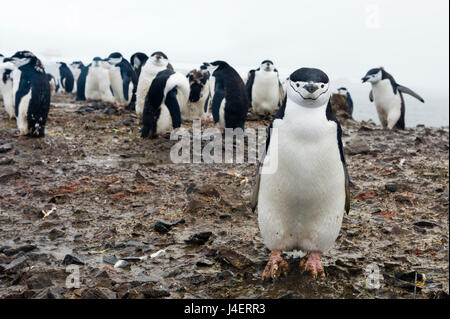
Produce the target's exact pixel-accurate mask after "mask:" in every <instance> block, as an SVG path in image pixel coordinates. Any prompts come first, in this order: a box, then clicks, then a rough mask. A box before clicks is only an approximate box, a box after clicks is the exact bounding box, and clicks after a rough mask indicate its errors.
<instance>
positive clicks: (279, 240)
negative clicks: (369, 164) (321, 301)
mask: <svg viewBox="0 0 450 319" xmlns="http://www.w3.org/2000/svg"><path fill="white" fill-rule="evenodd" d="M330 95H331V94H330V87H329V79H328V76H327V75H326V74H325V73H324V72H323V71H321V70H318V69H313V68H301V69H298V70H297V71H295V72H294V73H292V74H291V76H290V79H289V83H288V90H287V96H288V98H287V102H286V104H285V105H283V107H282V108H280V110H279V111H278V113H277V114H276V115H275V118H274V120H273V122H272V124H271V126H270V128H271V129H272V128H273V129H276V135H275V134H273V133H274V132H272V130H269V131H268V133H269V135H268V138H267V142H266V154H264V155H266V156H265V157H264V156H263V158H262V159H261V161H260V165H259V167H258V171H257V175H256V183H255V188H254V192H253V197H252V201H251V203H252V209H253V210H255V209H256V207H257V208H258V220H259V228H260V231H261V235H262V237H263V240H264V243H265V245H266V246H267V247H268V248H269V249H270V250H271V257H270V260H269V262H268V263H267V266H266V268H265V270H264V273H263V279H271V278H272V279H275V278H278V277H280V276H281V275H282V274H286V273H287V271H288V264H287V262H286V261H285V260H283V257H282V256H281V253H282V251H292V250H301V251H303V252H305V253H307V255H306V258H305V259H304V260H302V262H301V263H300V268H301V270H302V271H306V272H311V274H312V275H313V276H314V277H316V276H318V275H319V276H321V277H324V276H325V272H324V269H323V266H322V262H321V256H322V253H323V252H325V251H327V250H328V249H330V248H331V247H332V245H333V244H334V242H335V241H336V239H337V237H338V235H339V231H340V229H341V225H342V220H343V217H344V211H347V212H348V211H349V209H350V199H349V196H350V195H349V188H348V178H347V176H348V175H347V168H346V162H345V156H344V151H343V144H342V129H341V126H340V124H339V122H338V121H337V120H336V117H335V116H334V114H333V112H332V109H331V104H330ZM271 133H272V134H271ZM273 136H277V140H273ZM269 163H270V164H272V165H276V166H272V167H275V169H276V171H270V173H269V172H267V173H264V166H265V165H268V164H269ZM273 163H277V164H273ZM262 165H264V166H262Z"/></svg>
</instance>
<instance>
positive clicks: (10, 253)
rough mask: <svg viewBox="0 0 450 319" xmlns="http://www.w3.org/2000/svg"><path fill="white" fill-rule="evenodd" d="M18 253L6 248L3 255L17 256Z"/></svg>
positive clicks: (15, 250) (13, 249)
mask: <svg viewBox="0 0 450 319" xmlns="http://www.w3.org/2000/svg"><path fill="white" fill-rule="evenodd" d="M18 252H19V251H18V250H17V249H15V248H6V249H4V250H3V254H5V255H6V256H13V255H15V254H17V253H18Z"/></svg>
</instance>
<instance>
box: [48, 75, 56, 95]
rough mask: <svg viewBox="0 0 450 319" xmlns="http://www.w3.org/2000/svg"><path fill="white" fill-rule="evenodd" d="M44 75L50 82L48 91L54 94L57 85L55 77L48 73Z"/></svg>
mask: <svg viewBox="0 0 450 319" xmlns="http://www.w3.org/2000/svg"><path fill="white" fill-rule="evenodd" d="M46 76H47V80H48V83H49V84H50V93H51V94H55V93H56V87H57V85H56V79H55V77H54V76H53V75H52V74H50V73H46Z"/></svg>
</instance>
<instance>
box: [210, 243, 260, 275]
mask: <svg viewBox="0 0 450 319" xmlns="http://www.w3.org/2000/svg"><path fill="white" fill-rule="evenodd" d="M216 258H217V259H218V260H219V261H221V262H223V263H225V264H228V265H231V266H233V267H235V268H237V269H239V270H244V269H246V268H248V267H250V266H252V265H253V261H251V260H250V259H248V258H247V257H245V256H244V255H242V254H240V253H238V252H236V251H234V250H233V249H231V248H227V247H224V248H220V249H219V250H218V251H217V254H216Z"/></svg>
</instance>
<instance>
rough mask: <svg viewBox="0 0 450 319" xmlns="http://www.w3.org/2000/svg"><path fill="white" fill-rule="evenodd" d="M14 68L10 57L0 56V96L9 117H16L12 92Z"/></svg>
mask: <svg viewBox="0 0 450 319" xmlns="http://www.w3.org/2000/svg"><path fill="white" fill-rule="evenodd" d="M15 69H16V67H15V65H14V64H13V63H12V62H11V59H10V58H2V62H0V97H1V98H2V99H3V104H4V105H5V110H6V113H8V116H9V118H10V119H12V118H14V117H16V114H15V111H14V94H13V71H14V70H15Z"/></svg>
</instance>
